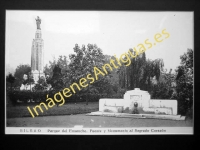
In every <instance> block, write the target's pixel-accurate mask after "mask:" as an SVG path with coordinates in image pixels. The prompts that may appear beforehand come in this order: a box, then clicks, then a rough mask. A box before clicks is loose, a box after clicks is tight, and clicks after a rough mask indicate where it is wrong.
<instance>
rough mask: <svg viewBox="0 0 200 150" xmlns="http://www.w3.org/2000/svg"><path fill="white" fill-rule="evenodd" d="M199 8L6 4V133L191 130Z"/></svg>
mask: <svg viewBox="0 0 200 150" xmlns="http://www.w3.org/2000/svg"><path fill="white" fill-rule="evenodd" d="M193 53H194V12H193V11H123V10H120V11H97V10H87V11H83V10H73V11H72V10H43V11H41V10H6V12H5V134H53V135H149V134H150V135H151V134H153V135H154V134H161V135H165V134H190V135H192V134H194V132H193V130H194V129H193V126H194V117H193V116H194V113H193V112H194V78H193V72H194V71H193V66H194V62H193V56H194V54H193Z"/></svg>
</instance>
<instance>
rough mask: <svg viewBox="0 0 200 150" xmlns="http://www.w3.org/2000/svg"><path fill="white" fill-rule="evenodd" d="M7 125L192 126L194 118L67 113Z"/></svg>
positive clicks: (24, 119) (16, 120)
mask: <svg viewBox="0 0 200 150" xmlns="http://www.w3.org/2000/svg"><path fill="white" fill-rule="evenodd" d="M6 123H7V127H68V128H70V127H74V126H83V127H86V128H92V127H93V128H99V127H103V128H106V127H192V126H193V122H192V120H185V121H173V120H159V119H136V118H115V117H102V116H86V115H84V114H79V115H65V116H44V117H42V116H41V117H36V118H31V117H23V118H9V119H7V120H6Z"/></svg>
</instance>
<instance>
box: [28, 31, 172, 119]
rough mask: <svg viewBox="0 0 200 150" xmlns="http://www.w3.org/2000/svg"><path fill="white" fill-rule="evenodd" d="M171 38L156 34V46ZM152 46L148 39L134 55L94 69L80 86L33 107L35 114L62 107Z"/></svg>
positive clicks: (122, 55)
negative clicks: (77, 93) (77, 92)
mask: <svg viewBox="0 0 200 150" xmlns="http://www.w3.org/2000/svg"><path fill="white" fill-rule="evenodd" d="M169 36H170V34H169V33H168V32H166V29H164V30H162V33H157V34H155V35H154V40H155V41H154V45H156V44H155V42H156V43H159V42H162V41H163V40H164V39H167V38H168V37H169ZM152 46H153V44H152V43H151V42H150V41H149V39H146V40H145V41H144V44H143V43H140V44H138V45H137V46H136V47H134V48H133V51H134V53H133V51H131V50H129V51H128V53H123V54H121V56H120V58H117V57H116V56H114V58H115V59H110V63H106V64H104V65H103V66H102V68H100V69H99V68H97V67H94V68H93V74H87V75H86V76H85V77H84V78H81V79H80V80H79V82H78V83H79V84H78V83H75V82H74V83H73V84H71V85H70V87H69V88H64V89H63V90H62V91H61V92H58V93H56V94H54V96H53V98H50V97H48V95H47V99H46V102H47V103H48V104H47V105H46V104H45V103H44V102H41V103H40V105H36V106H35V107H33V110H34V112H35V114H36V115H37V116H38V115H39V114H38V111H37V109H40V111H41V112H42V113H43V109H42V108H41V106H42V105H43V106H44V107H45V108H46V110H48V107H49V108H52V107H53V106H55V102H57V103H60V104H59V106H62V105H63V104H64V103H65V98H69V97H71V96H72V94H75V93H76V90H79V91H80V90H81V88H85V87H87V86H88V85H89V84H92V83H94V82H95V81H97V80H98V79H99V76H105V75H106V74H108V70H107V69H109V71H112V70H113V69H117V68H119V67H120V66H122V65H125V66H129V65H130V64H131V57H132V58H135V57H137V56H138V55H139V54H142V53H144V52H145V51H146V50H147V49H150V48H152ZM75 87H76V88H75ZM75 89H76V90H75ZM27 108H28V110H29V112H30V114H31V115H32V117H33V118H34V117H35V116H34V114H33V112H32V111H31V109H30V108H29V107H27Z"/></svg>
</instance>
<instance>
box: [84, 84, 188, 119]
mask: <svg viewBox="0 0 200 150" xmlns="http://www.w3.org/2000/svg"><path fill="white" fill-rule="evenodd" d="M177 108H178V103H177V100H171V99H151V96H150V94H149V93H148V92H147V91H143V90H140V89H139V88H135V89H134V90H130V91H127V92H126V93H125V94H124V98H123V99H107V98H102V99H100V100H99V111H97V112H91V113H89V114H86V115H92V116H93V115H94V116H111V117H133V118H153V119H172V120H185V116H181V115H178V114H177V113H178V111H177Z"/></svg>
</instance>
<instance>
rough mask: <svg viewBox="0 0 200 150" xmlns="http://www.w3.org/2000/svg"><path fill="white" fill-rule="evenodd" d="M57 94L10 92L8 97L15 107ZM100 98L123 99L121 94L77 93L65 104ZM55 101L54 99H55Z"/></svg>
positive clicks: (93, 100) (52, 92)
mask: <svg viewBox="0 0 200 150" xmlns="http://www.w3.org/2000/svg"><path fill="white" fill-rule="evenodd" d="M55 93H57V92H55V91H37V92H32V91H9V92H7V94H8V97H9V99H10V102H12V104H13V105H16V104H18V102H19V101H20V102H21V103H27V102H29V101H30V100H31V102H37V103H40V102H42V101H43V102H45V101H46V99H47V94H48V97H49V98H53V96H54V94H55ZM100 98H122V95H121V94H118V93H117V94H114V95H108V94H91V93H76V94H73V95H72V96H71V97H69V98H65V102H66V103H68V102H70V103H71V102H85V101H86V100H87V101H88V102H95V101H99V99H100ZM53 99H54V98H53Z"/></svg>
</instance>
